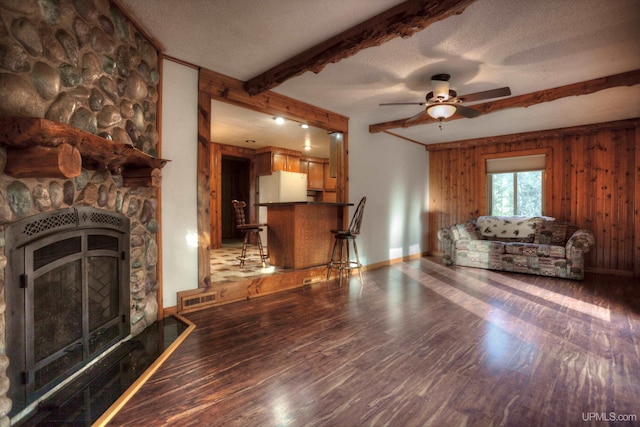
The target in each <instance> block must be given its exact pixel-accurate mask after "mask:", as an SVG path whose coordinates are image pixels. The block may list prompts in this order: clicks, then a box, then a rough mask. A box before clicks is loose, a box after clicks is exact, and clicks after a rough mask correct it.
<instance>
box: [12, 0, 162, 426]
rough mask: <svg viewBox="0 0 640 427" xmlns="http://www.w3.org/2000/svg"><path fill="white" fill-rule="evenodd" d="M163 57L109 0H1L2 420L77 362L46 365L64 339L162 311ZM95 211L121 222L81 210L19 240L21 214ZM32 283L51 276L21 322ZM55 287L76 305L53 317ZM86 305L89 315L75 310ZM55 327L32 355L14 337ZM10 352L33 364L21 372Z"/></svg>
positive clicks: (147, 320)
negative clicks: (19, 394) (24, 392)
mask: <svg viewBox="0 0 640 427" xmlns="http://www.w3.org/2000/svg"><path fill="white" fill-rule="evenodd" d="M158 64H159V61H158V50H157V48H155V47H154V46H153V45H152V44H151V43H150V42H149V41H148V39H147V38H146V37H145V35H144V32H143V31H142V30H141V29H139V28H138V27H136V26H135V24H134V23H132V22H131V21H130V20H129V19H128V18H127V16H126V15H125V14H124V13H123V12H122V11H121V10H120V9H119V8H118V6H117V5H116V4H115V3H112V2H110V1H109V0H0V98H1V99H2V100H3V102H2V103H0V427H3V426H7V425H9V424H10V420H11V418H12V417H14V416H15V415H16V414H18V413H19V412H20V411H23V410H24V404H25V402H23V401H20V400H19V399H16V401H15V402H14V401H13V400H12V399H11V396H14V395H16V394H15V393H14V392H15V391H16V389H14V388H19V387H22V388H24V387H26V388H33V389H34V390H36V388H37V387H35V386H32V385H31V384H40V385H42V386H43V387H42V388H41V389H38V390H39V391H38V390H36V391H33V392H32V391H29V393H31V395H32V396H36V397H37V396H38V395H39V394H41V393H42V392H43V391H42V390H46V389H49V388H51V387H52V385H51V384H52V383H51V381H49V380H50V379H51V378H53V377H57V373H59V372H63V376H65V375H67V374H69V373H70V372H72V371H73V370H75V369H78V368H77V365H76V364H72V365H73V366H67V365H64V366H63V367H62V368H59V367H56V365H55V363H54V364H52V365H51V366H49V367H48V368H46V369H44V370H43V369H41V368H42V366H41V364H40V362H42V360H45V359H46V360H63V359H65V358H67V357H66V356H65V357H58V356H59V355H60V354H61V353H60V352H63V353H67V354H68V355H69V357H68V358H69V359H73V358H74V357H75V358H76V359H77V358H78V357H79V356H78V355H79V354H80V353H82V354H83V358H84V360H85V361H86V360H89V359H91V358H93V357H95V354H94V353H98V352H99V351H101V350H102V349H104V348H107V347H108V346H109V345H110V344H111V343H112V342H116V341H118V340H119V338H120V337H122V336H125V335H127V334H131V335H137V334H138V333H140V332H142V331H143V330H144V329H145V328H146V327H147V326H148V325H150V324H151V323H153V322H154V321H155V320H156V319H157V313H158V292H157V291H158V289H157V288H158V280H157V278H158V266H157V263H158V237H157V235H158V229H159V223H158V214H157V210H158V191H157V187H159V169H160V168H161V167H162V166H163V165H164V163H165V161H164V160H162V159H158V158H157V155H158V140H159V135H158V131H157V114H156V109H157V107H158V98H159V90H158V83H159V81H160V71H159V66H158ZM96 212H97V213H98V215H103V217H102V218H108V220H109V221H112V220H113V221H115V222H116V223H120V224H121V225H122V229H120V228H118V227H119V226H116V227H115V228H114V225H113V224H104V223H102V224H101V221H97V223H95V224H91V226H89V225H88V224H87V223H86V222H83V220H82V219H77V221H75V220H72V221H71V223H69V224H66V225H65V226H64V227H63V229H64V230H62V231H61V233H62V235H63V239H62V240H61V241H57V240H55V239H53V240H51V241H49V240H47V239H50V237H51V236H49V235H48V232H47V236H46V237H45V238H44V239H39V238H38V239H35V240H33V241H31V240H28V241H21V240H20V241H19V243H18V244H17V245H16V237H15V230H14V228H13V227H14V226H18V227H19V226H21V225H23V224H25V223H31V222H34V221H35V222H38V221H40V220H42V218H49V219H47V220H45V222H48V221H50V218H56V217H59V215H62V217H66V216H68V215H71V216H73V215H76V218H81V217H83V215H88V216H89V217H90V216H91V215H93V214H95V213H96ZM67 226H68V227H69V228H65V227H67ZM94 226H95V227H94ZM89 230H91V231H89ZM96 230H97V231H98V232H97V233H96ZM18 240H19V239H18ZM122 245H125V246H126V247H123V248H122V249H120V248H119V249H118V250H116V249H115V248H116V246H118V247H120V246H122ZM16 246H18V248H16ZM14 249H15V250H14ZM27 249H28V250H31V252H29V251H27ZM21 250H22V251H23V252H22V254H21V255H20V254H18V255H16V251H17V252H20V251H21ZM25 251H26V252H25ZM121 252H125V255H124V258H125V259H124V260H123V259H122V255H121ZM36 253H37V254H36ZM96 254H97V255H99V256H96ZM118 254H119V255H118ZM36 255H37V256H36ZM16 256H17V257H18V261H16ZM38 256H42V258H40V261H35V264H34V261H33V260H34V259H35V258H37V257H38ZM58 256H61V257H62V258H57V257H58ZM116 258H117V259H116ZM43 260H44V261H43ZM78 260H80V261H78ZM63 261H64V262H63ZM66 261H69V262H66ZM59 263H62V264H65V266H64V267H61V266H60V265H58V264H59ZM114 263H115V264H114ZM20 264H22V265H27V271H21V270H20V269H21V268H23V267H20ZM49 264H50V265H51V267H49V266H48V265H49ZM114 265H115V266H116V267H114ZM36 267H37V268H36ZM58 267H60V269H58ZM85 267H86V268H85ZM47 269H49V270H50V271H48V270H47ZM54 270H55V271H54ZM114 272H116V273H115V276H114ZM98 276H100V279H97V277H98ZM86 277H91V278H90V279H86ZM116 279H117V280H118V281H119V282H122V283H124V284H125V286H126V289H124V290H123V289H121V288H120V287H119V286H120V284H118V285H114V283H113V282H114V281H115V280H116ZM41 281H46V282H49V283H52V284H53V286H49V287H42V286H41V283H40V282H41ZM23 283H24V285H26V289H28V291H29V292H31V291H32V290H33V289H38V288H42V289H45V290H43V291H41V292H43V294H42V298H41V299H40V300H38V301H35V300H34V302H33V303H32V305H31V308H30V310H33V311H32V312H27V315H26V317H27V318H28V319H29V320H23V321H22V323H18V324H17V328H18V329H21V330H20V331H18V332H16V331H14V330H13V329H14V327H15V326H16V323H15V322H14V319H13V316H14V314H15V312H16V307H15V303H16V298H17V299H18V300H19V301H20V298H21V297H19V296H18V297H16V295H20V293H19V292H18V293H16V290H15V286H18V287H21V288H20V289H22V291H21V292H24V289H25V288H22V286H23ZM89 283H90V285H89ZM8 286H12V288H11V290H8V288H7V287H8ZM76 291H77V292H80V293H79V294H78V295H80V296H78V295H75V296H73V294H74V293H75V292H76ZM83 292H84V293H83ZM98 294H101V295H102V294H104V295H103V297H102V298H101V299H100V298H98V297H97V295H98ZM116 294H118V298H119V299H118V302H115V299H114V298H115V295H116ZM7 297H8V298H7ZM98 299H100V303H96V302H95V301H96V300H98ZM52 300H55V302H56V304H58V305H59V308H60V309H61V311H65V310H66V311H67V313H66V314H61V320H60V322H57V321H53V320H50V319H49V317H50V313H51V312H53V311H55V310H54V307H58V306H57V305H53V306H52V305H51V304H50V303H51V301H52ZM90 300H91V301H94V302H89V301H90ZM83 301H84V302H83ZM83 305H84V308H86V310H85V312H84V313H81V314H80V320H77V319H76V318H75V317H73V316H71V314H69V313H73V314H74V316H75V314H76V313H77V310H78V309H83ZM103 305H104V306H103ZM62 309H64V310H62ZM10 318H11V319H10ZM72 318H73V320H72ZM33 319H39V320H40V321H41V322H40V324H39V326H34V325H33V323H34V320H33ZM123 319H124V322H123ZM78 322H79V323H78ZM9 324H11V326H10V327H11V328H12V330H11V332H10V333H8V331H7V327H8V325H9ZM63 324H66V325H68V326H66V327H65V326H63ZM26 328H32V330H29V331H27V330H26ZM47 331H55V335H56V336H57V338H56V339H58V338H59V341H60V342H58V343H57V344H56V345H55V346H54V347H55V348H54V347H51V348H48V347H44V348H40V349H38V350H35V351H36V352H39V353H37V355H36V356H34V357H33V358H32V359H33V360H38V362H35V364H32V365H31V366H27V365H28V363H27V362H28V361H26V362H25V360H26V359H25V360H23V359H22V356H23V352H24V350H22V349H20V348H17V349H16V348H14V345H22V344H25V343H21V342H18V343H17V344H16V339H17V340H18V341H20V340H23V341H29V340H31V342H32V343H33V342H35V341H34V337H38V339H39V340H40V341H43V339H42V338H43V336H46V334H47ZM78 333H80V334H81V336H80V337H78ZM51 335H54V333H53V332H51ZM17 336H19V337H21V338H16V337H17ZM6 338H8V340H7V339H6ZM58 344H60V345H62V349H60V348H58V347H59V346H58ZM30 345H31V346H32V344H25V346H26V347H28V346H30ZM56 355H57V356H56ZM85 356H86V357H85ZM29 357H31V356H29ZM12 358H13V359H14V360H12ZM74 360H75V359H74ZM25 363H27V364H25ZM43 363H44V362H43ZM82 363H85V362H81V364H82ZM9 365H11V366H24V369H21V370H20V371H19V373H17V374H16V372H18V371H11V370H9V368H8V366H9ZM40 371H41V372H40ZM9 375H11V378H9ZM18 377H25V378H18ZM55 381H57V380H54V381H53V382H54V383H55ZM18 382H22V383H23V384H21V385H19V384H17V383H18ZM30 390H31V389H30Z"/></svg>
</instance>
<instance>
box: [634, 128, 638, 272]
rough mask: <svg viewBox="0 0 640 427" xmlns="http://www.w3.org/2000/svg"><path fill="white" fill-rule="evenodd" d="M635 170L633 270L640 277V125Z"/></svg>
mask: <svg viewBox="0 0 640 427" xmlns="http://www.w3.org/2000/svg"><path fill="white" fill-rule="evenodd" d="M635 152H636V158H635V170H634V180H633V182H634V189H635V191H634V194H635V197H634V202H633V215H634V230H633V231H634V233H633V235H634V241H633V263H634V267H633V272H634V274H633V275H634V277H640V126H638V127H636V132H635Z"/></svg>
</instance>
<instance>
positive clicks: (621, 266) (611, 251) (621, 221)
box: [427, 119, 640, 277]
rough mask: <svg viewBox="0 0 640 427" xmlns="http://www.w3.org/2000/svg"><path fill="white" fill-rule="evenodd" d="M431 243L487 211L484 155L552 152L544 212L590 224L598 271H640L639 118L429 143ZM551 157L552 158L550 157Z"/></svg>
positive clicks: (591, 259) (593, 265)
mask: <svg viewBox="0 0 640 427" xmlns="http://www.w3.org/2000/svg"><path fill="white" fill-rule="evenodd" d="M427 150H428V151H429V159H430V176H429V197H430V207H429V247H430V248H432V252H434V253H438V252H441V251H442V247H441V246H440V243H439V242H438V238H437V230H438V229H440V228H441V227H445V226H449V225H451V224H455V223H458V222H463V221H466V220H467V219H469V218H472V217H476V216H478V215H486V214H487V211H486V209H487V207H486V206H487V203H486V189H485V185H486V172H485V164H484V160H485V159H486V158H487V157H491V155H494V154H495V155H497V157H498V156H501V155H502V156H503V155H504V153H512V154H513V155H519V154H526V153H527V152H531V151H541V150H543V151H546V152H548V153H550V154H549V155H548V156H547V157H548V159H547V174H546V175H547V176H546V180H547V182H546V184H547V185H546V192H547V194H546V197H545V214H546V215H548V216H552V217H555V218H559V219H567V220H569V221H571V222H573V223H575V224H576V225H577V226H578V227H580V228H587V229H589V230H591V231H592V232H593V233H594V235H595V238H596V247H595V250H593V251H592V252H591V253H590V254H589V255H588V264H587V265H588V268H589V270H591V271H598V272H605V273H613V274H619V275H633V276H636V277H640V213H639V212H640V119H632V120H624V121H619V122H611V123H604V124H598V125H588V126H581V127H575V128H567V129H559V130H552V131H542V132H532V133H527V134H518V135H509V136H503V137H496V138H486V139H477V140H469V141H461V142H456V143H445V144H438V145H433V146H428V147H427ZM549 161H550V163H549Z"/></svg>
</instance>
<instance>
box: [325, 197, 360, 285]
mask: <svg viewBox="0 0 640 427" xmlns="http://www.w3.org/2000/svg"><path fill="white" fill-rule="evenodd" d="M365 203H367V198H366V197H363V198H362V199H361V200H360V203H358V207H357V208H356V211H355V212H354V214H353V218H351V224H349V229H348V230H330V231H331V232H332V233H333V235H334V237H335V242H334V243H333V251H332V253H331V260H330V261H329V264H327V282H328V281H329V278H330V277H331V270H332V269H334V268H337V269H338V270H339V274H340V287H342V276H343V274H345V273H346V275H347V278H348V277H350V276H351V270H353V269H358V273H359V274H360V284H361V285H362V286H364V279H363V278H362V263H361V262H360V255H358V245H357V244H356V236H357V235H358V234H360V224H362V214H363V213H364V205H365ZM349 242H351V244H352V245H353V251H354V252H355V255H356V259H355V260H351V254H350V251H349ZM338 252H339V255H338V257H336V254H338ZM327 286H328V285H327Z"/></svg>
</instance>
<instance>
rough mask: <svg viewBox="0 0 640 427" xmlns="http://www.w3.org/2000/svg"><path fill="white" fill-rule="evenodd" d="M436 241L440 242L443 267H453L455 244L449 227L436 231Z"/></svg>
mask: <svg viewBox="0 0 640 427" xmlns="http://www.w3.org/2000/svg"><path fill="white" fill-rule="evenodd" d="M438 240H440V242H442V250H443V251H444V254H443V255H442V263H443V264H444V265H453V263H454V262H455V260H454V258H455V255H454V251H455V242H454V236H453V232H452V231H451V227H445V228H441V229H440V230H438Z"/></svg>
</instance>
